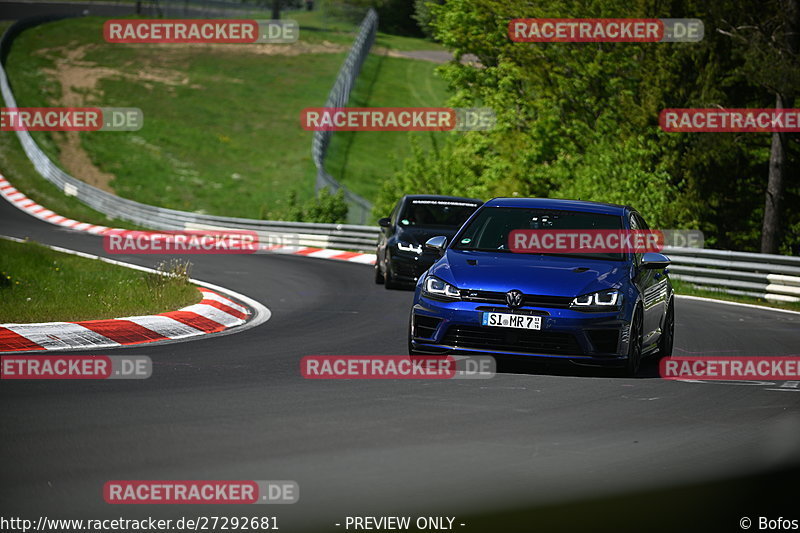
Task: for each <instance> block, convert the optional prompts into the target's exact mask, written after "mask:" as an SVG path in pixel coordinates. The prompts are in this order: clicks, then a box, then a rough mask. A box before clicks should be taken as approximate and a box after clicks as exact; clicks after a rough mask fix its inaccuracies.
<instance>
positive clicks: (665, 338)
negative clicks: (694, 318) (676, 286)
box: [658, 301, 675, 357]
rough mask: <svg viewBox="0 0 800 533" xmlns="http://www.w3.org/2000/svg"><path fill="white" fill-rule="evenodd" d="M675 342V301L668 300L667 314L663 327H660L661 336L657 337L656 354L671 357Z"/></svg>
mask: <svg viewBox="0 0 800 533" xmlns="http://www.w3.org/2000/svg"><path fill="white" fill-rule="evenodd" d="M674 342H675V302H674V301H670V302H669V307H667V316H665V317H664V327H662V328H661V338H660V339H658V356H659V357H672V345H673V344H674Z"/></svg>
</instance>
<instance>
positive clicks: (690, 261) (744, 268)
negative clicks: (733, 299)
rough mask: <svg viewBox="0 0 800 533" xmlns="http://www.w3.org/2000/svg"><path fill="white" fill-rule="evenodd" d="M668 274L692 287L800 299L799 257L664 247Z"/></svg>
mask: <svg viewBox="0 0 800 533" xmlns="http://www.w3.org/2000/svg"><path fill="white" fill-rule="evenodd" d="M664 253H665V254H666V255H667V256H668V257H669V258H670V259H671V260H672V265H671V266H670V267H669V270H670V272H671V277H672V278H674V279H677V280H681V281H683V282H686V283H689V284H691V285H693V286H695V287H698V288H702V289H706V290H712V291H717V292H724V293H727V294H734V295H742V296H753V297H756V298H762V299H765V300H771V301H778V302H800V257H791V256H786V255H770V254H756V253H750V252H732V251H730V250H709V249H705V248H665V249H664Z"/></svg>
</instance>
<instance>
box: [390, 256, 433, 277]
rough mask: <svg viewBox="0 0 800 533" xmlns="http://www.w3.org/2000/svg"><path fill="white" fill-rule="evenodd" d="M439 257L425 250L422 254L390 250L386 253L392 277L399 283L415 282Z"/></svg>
mask: <svg viewBox="0 0 800 533" xmlns="http://www.w3.org/2000/svg"><path fill="white" fill-rule="evenodd" d="M437 259H439V255H438V254H436V253H432V252H428V251H425V252H423V253H422V254H416V253H414V252H401V251H398V250H392V251H391V252H389V254H388V262H389V265H387V266H388V267H389V268H391V270H392V275H393V276H394V279H395V280H396V281H398V282H401V283H416V282H417V281H418V280H419V279H420V278H421V277H422V275H423V274H424V273H425V272H426V271H427V270H428V269H429V268H430V267H431V266H433V264H434V263H435V262H436V260H437Z"/></svg>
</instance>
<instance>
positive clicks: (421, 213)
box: [375, 195, 483, 289]
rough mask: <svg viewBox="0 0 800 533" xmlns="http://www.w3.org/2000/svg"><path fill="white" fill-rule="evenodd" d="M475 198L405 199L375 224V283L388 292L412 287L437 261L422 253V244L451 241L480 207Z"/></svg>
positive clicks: (407, 196) (436, 197)
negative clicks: (439, 237) (441, 238)
mask: <svg viewBox="0 0 800 533" xmlns="http://www.w3.org/2000/svg"><path fill="white" fill-rule="evenodd" d="M481 204H483V202H482V201H481V200H476V199H475V198H459V197H457V196H436V195H406V196H404V197H403V198H401V199H400V201H399V202H397V205H396V206H395V207H394V210H392V214H391V215H390V216H388V217H386V218H382V219H380V220H379V221H378V224H379V225H380V226H381V234H380V237H379V238H378V250H377V253H376V255H377V259H376V261H375V283H379V284H380V283H385V284H386V288H387V289H396V288H401V287H403V286H408V287H409V288H410V287H413V286H414V284H415V283H416V282H417V280H418V279H419V278H420V276H421V275H422V274H423V273H424V272H425V271H426V270H428V268H430V266H431V265H433V263H434V262H435V261H436V260H437V259H439V255H438V253H436V252H435V251H431V250H426V249H425V246H424V244H425V241H427V240H428V239H430V238H431V237H435V236H437V235H444V236H446V237H449V238H452V237H453V236H454V235H455V234H456V232H457V231H458V229H459V228H460V227H461V225H462V224H463V223H464V222H465V221H466V220H467V219H468V218H469V217H470V215H472V213H473V212H474V211H475V210H476V209H477V208H478V207H480V206H481Z"/></svg>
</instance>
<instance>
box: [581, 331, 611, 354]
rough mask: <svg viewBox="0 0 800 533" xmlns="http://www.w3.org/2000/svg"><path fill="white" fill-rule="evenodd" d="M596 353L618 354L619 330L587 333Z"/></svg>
mask: <svg viewBox="0 0 800 533" xmlns="http://www.w3.org/2000/svg"><path fill="white" fill-rule="evenodd" d="M587 333H588V334H589V341H590V342H591V343H592V346H593V347H594V351H595V352H599V353H616V352H617V345H618V343H619V330H618V329H591V330H589V331H587Z"/></svg>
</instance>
